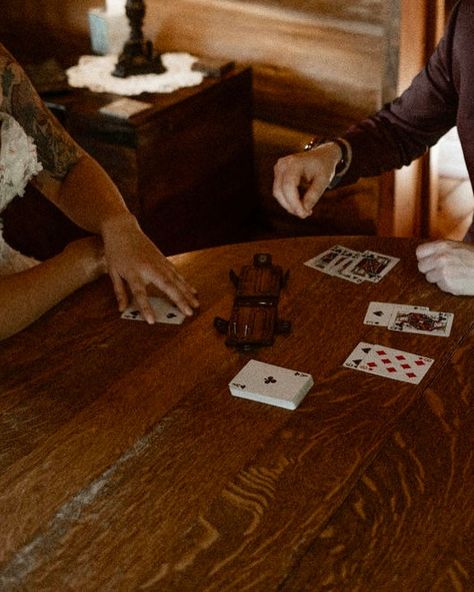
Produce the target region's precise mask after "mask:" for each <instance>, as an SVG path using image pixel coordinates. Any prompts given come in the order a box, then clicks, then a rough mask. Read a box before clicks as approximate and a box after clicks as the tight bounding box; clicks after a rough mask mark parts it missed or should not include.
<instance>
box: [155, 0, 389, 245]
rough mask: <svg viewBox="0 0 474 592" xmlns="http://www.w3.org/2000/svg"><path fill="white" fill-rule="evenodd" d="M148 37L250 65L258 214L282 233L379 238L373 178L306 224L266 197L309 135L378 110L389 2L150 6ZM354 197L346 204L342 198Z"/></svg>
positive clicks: (191, 1) (186, 0)
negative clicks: (284, 161) (282, 160)
mask: <svg viewBox="0 0 474 592" xmlns="http://www.w3.org/2000/svg"><path fill="white" fill-rule="evenodd" d="M147 6H148V17H147V20H146V23H147V24H146V35H147V36H149V37H150V38H152V39H154V41H155V45H156V46H157V47H158V48H159V49H160V51H173V50H174V51H176V50H184V51H189V52H191V53H195V54H197V55H211V56H217V57H220V58H228V59H234V60H236V61H237V62H239V63H244V64H249V65H251V66H252V69H253V72H254V86H253V90H254V117H255V125H254V138H255V152H256V159H257V171H258V180H259V186H260V195H261V198H262V203H263V209H264V216H265V217H268V218H269V220H270V226H271V228H272V230H273V231H276V232H278V233H283V234H285V233H303V234H309V233H330V232H344V231H345V232H347V233H349V232H354V233H368V234H372V233H374V232H376V231H377V216H378V214H377V207H378V206H377V204H378V199H379V193H380V181H379V180H364V181H362V182H360V183H359V184H357V185H355V186H354V187H352V188H351V189H350V190H348V189H344V190H341V191H338V192H336V196H340V197H341V198H342V197H343V196H344V198H345V199H341V200H338V199H334V195H331V196H330V197H329V198H328V199H327V200H322V201H321V202H320V204H319V205H318V208H316V212H315V216H314V217H313V218H312V219H311V220H308V221H305V223H302V222H301V221H299V220H298V221H296V220H295V219H294V218H292V217H290V216H286V214H285V213H284V212H283V211H282V210H281V208H280V207H279V206H278V205H277V204H276V202H275V200H274V199H273V197H272V181H273V165H274V164H275V162H276V160H277V159H278V158H279V157H280V156H283V155H285V154H288V153H289V152H294V151H296V150H301V149H302V148H303V146H304V144H305V143H306V141H307V139H308V138H309V137H310V136H311V135H314V134H321V135H332V134H337V133H338V132H340V131H342V130H344V129H346V128H347V127H348V126H349V125H350V124H351V123H353V122H354V121H356V120H358V119H360V118H362V117H364V116H366V115H367V114H369V113H372V112H374V111H375V110H376V109H377V108H379V107H380V105H381V103H382V95H383V91H382V80H383V79H384V78H385V74H384V72H385V68H386V66H385V50H384V48H385V43H386V42H385V37H384V34H385V26H386V14H385V2H384V1H381V0H373V1H372V2H354V3H350V4H349V3H346V2H335V3H329V2H301V1H298V0H294V1H293V0H287V1H286V2H274V1H273V0H268V1H264V2H250V1H248V2H247V1H238V0H232V1H227V2H225V1H224V2H223V1H221V0H208V1H206V2H203V1H202V0H182V1H181V2H179V3H176V2H171V1H170V0H160V1H159V2H158V1H155V0H148V1H147ZM348 193H350V194H351V195H350V197H347V194H348Z"/></svg>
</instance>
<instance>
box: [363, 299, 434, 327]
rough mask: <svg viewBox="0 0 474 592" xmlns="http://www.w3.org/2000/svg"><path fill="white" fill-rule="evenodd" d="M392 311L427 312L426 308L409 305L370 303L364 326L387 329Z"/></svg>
mask: <svg viewBox="0 0 474 592" xmlns="http://www.w3.org/2000/svg"><path fill="white" fill-rule="evenodd" d="M394 310H399V311H412V310H414V311H420V310H429V309H428V307H426V306H412V305H411V304H395V303H391V302H371V303H370V304H369V307H368V308H367V313H366V315H365V318H364V325H375V326H378V327H388V324H389V323H390V319H391V318H392V314H393V312H394Z"/></svg>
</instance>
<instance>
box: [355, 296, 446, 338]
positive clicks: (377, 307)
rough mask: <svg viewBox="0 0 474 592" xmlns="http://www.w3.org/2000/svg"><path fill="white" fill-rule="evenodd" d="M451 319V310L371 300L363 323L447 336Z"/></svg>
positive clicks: (409, 331)
mask: <svg viewBox="0 0 474 592" xmlns="http://www.w3.org/2000/svg"><path fill="white" fill-rule="evenodd" d="M453 319H454V314H453V313H452V312H437V311H433V310H430V309H429V308H427V307H424V306H413V305H410V304H393V303H391V302H371V303H370V304H369V307H368V309H367V313H366V315H365V318H364V324H365V325H376V326H379V327H387V328H388V329H389V330H390V331H399V332H400V333H419V334H421V335H435V336H438V337H449V335H450V333H451V327H452V325H453Z"/></svg>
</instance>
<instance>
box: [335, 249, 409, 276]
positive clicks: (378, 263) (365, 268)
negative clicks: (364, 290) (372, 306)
mask: <svg viewBox="0 0 474 592" xmlns="http://www.w3.org/2000/svg"><path fill="white" fill-rule="evenodd" d="M399 261H400V259H398V258H397V257H391V256H390V255H382V254H381V253H376V252H374V251H364V253H363V254H362V256H361V257H360V258H359V259H357V260H356V261H355V262H354V263H353V264H352V265H351V266H349V267H348V268H347V270H346V272H347V273H350V274H351V275H353V276H355V277H360V278H362V279H363V280H366V281H369V282H379V281H380V280H381V279H382V278H383V277H385V276H386V275H387V273H388V272H389V271H390V270H391V269H393V268H394V267H395V265H396V264H397V263H398V262H399Z"/></svg>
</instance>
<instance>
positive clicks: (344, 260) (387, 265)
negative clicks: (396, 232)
mask: <svg viewBox="0 0 474 592" xmlns="http://www.w3.org/2000/svg"><path fill="white" fill-rule="evenodd" d="M399 261H400V259H398V258H397V257H392V256H390V255H383V254H382V253H376V252H375V251H363V252H360V251H354V250H353V249H348V248H347V247H344V246H342V245H334V247H331V248H330V249H328V250H327V251H324V252H323V253H320V254H319V255H317V256H316V257H313V258H312V259H310V260H309V261H306V262H305V265H307V266H308V267H312V268H313V269H317V270H318V271H321V272H322V273H325V274H327V275H331V276H334V277H338V278H341V279H343V280H347V281H349V282H353V283H355V284H360V283H362V282H374V283H377V282H380V280H381V279H382V278H383V277H385V276H386V275H387V273H388V272H389V271H391V270H392V269H393V268H394V267H395V265H396V264H397V263H398V262H399Z"/></svg>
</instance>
